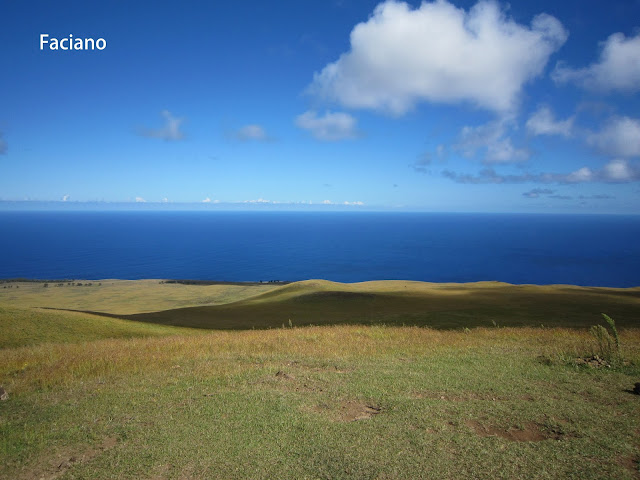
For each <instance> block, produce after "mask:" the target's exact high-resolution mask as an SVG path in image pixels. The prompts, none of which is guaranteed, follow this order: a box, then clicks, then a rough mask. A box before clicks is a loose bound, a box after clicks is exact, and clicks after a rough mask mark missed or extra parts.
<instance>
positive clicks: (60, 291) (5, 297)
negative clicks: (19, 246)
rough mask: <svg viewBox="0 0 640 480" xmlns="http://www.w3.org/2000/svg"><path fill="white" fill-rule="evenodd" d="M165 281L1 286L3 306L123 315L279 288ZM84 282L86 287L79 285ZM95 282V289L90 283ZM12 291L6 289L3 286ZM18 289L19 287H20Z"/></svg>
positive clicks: (211, 302) (218, 301)
mask: <svg viewBox="0 0 640 480" xmlns="http://www.w3.org/2000/svg"><path fill="white" fill-rule="evenodd" d="M161 282H162V280H76V281H74V282H72V284H73V285H68V284H67V283H68V282H65V283H64V284H63V285H64V286H60V287H58V286H56V285H57V284H56V283H51V282H49V286H48V287H44V283H35V282H11V283H5V284H3V285H0V303H2V304H5V305H10V306H14V307H47V308H60V309H69V310H84V311H95V312H106V313H115V314H121V315H127V314H134V313H143V312H154V311H158V310H169V309H172V308H180V307H190V306H196V305H220V304H224V303H231V302H236V301H238V300H242V299H245V298H248V297H251V296H254V295H258V294H261V293H264V292H268V291H271V290H274V289H276V288H278V286H277V285H269V284H264V285H254V284H250V285H183V284H179V283H161ZM78 283H82V286H77V284H78ZM89 283H91V286H88V285H87V284H89ZM9 286H10V287H12V288H2V287H9ZM16 287H18V288H16Z"/></svg>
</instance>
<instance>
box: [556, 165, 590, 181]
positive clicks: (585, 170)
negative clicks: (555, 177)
mask: <svg viewBox="0 0 640 480" xmlns="http://www.w3.org/2000/svg"><path fill="white" fill-rule="evenodd" d="M594 178H595V174H594V172H593V170H591V169H590V168H589V167H582V168H580V169H578V170H576V171H575V172H571V173H570V174H569V175H567V176H566V177H564V179H562V180H563V181H564V182H566V183H586V182H591V181H593V179H594Z"/></svg>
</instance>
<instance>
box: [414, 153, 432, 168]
mask: <svg viewBox="0 0 640 480" xmlns="http://www.w3.org/2000/svg"><path fill="white" fill-rule="evenodd" d="M431 161H432V158H431V154H430V153H428V152H426V153H423V154H422V155H420V156H419V157H418V159H417V160H416V161H415V162H413V163H412V164H410V165H409V166H410V167H411V168H413V170H414V171H416V172H418V173H431V170H429V166H430V165H431Z"/></svg>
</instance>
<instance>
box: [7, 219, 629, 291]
mask: <svg viewBox="0 0 640 480" xmlns="http://www.w3.org/2000/svg"><path fill="white" fill-rule="evenodd" d="M0 233H1V235H0V278H17V277H25V278H39V279H64V278H68V279H72V278H75V279H103V278H121V279H140V278H174V279H202V280H227V281H259V280H263V281H267V280H291V281H293V280H304V279H310V278H323V279H327V280H334V281H339V282H357V281H365V280H383V279H405V280H424V281H429V282H471V281H479V280H499V281H503V282H510V283H534V284H548V283H568V284H576V285H594V286H596V285H597V286H613V287H629V286H640V217H638V216H597V215H582V216H578V215H575V216H572V215H553V216H551V215H509V214H432V213H363V212H360V213H344V212H333V213H293V212H290V213H284V212H259V213H255V212H0Z"/></svg>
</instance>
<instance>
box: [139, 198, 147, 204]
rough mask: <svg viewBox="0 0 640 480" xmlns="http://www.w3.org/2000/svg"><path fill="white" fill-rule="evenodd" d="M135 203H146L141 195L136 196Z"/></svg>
mask: <svg viewBox="0 0 640 480" xmlns="http://www.w3.org/2000/svg"><path fill="white" fill-rule="evenodd" d="M136 203H147V201H146V200H145V199H144V198H142V197H136Z"/></svg>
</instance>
